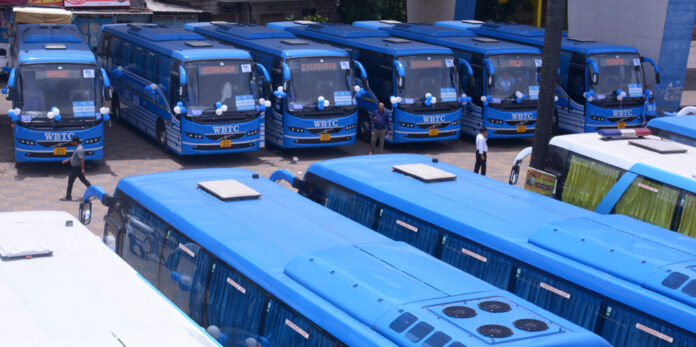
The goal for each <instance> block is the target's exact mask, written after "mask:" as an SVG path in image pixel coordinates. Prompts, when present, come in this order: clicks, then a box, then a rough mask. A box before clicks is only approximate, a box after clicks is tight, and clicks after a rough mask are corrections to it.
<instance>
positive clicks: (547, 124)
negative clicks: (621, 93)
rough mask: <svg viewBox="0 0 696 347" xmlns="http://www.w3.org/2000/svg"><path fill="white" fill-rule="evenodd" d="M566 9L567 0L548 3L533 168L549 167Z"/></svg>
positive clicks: (554, 0) (553, 0)
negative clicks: (547, 158)
mask: <svg viewBox="0 0 696 347" xmlns="http://www.w3.org/2000/svg"><path fill="white" fill-rule="evenodd" d="M565 6H566V0H548V1H546V25H545V26H546V35H545V36H544V52H543V56H542V59H543V64H542V66H541V81H540V85H541V86H540V90H539V104H538V106H537V107H538V108H537V121H536V131H535V132H534V142H533V143H532V159H531V162H530V164H529V165H530V166H531V167H533V168H536V169H542V170H543V169H544V167H545V166H546V157H547V150H548V147H549V140H551V131H552V129H553V121H554V120H553V117H554V111H555V107H554V95H555V94H556V93H555V91H556V81H557V79H558V73H557V71H558V60H559V58H560V54H561V35H562V32H563V18H564V16H565Z"/></svg>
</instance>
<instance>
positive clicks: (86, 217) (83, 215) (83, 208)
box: [80, 201, 92, 225]
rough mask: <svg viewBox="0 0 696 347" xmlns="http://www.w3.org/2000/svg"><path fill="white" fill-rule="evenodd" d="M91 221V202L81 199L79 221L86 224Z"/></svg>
mask: <svg viewBox="0 0 696 347" xmlns="http://www.w3.org/2000/svg"><path fill="white" fill-rule="evenodd" d="M91 221H92V202H91V201H83V202H81V203H80V223H82V224H84V225H87V224H89V222H91Z"/></svg>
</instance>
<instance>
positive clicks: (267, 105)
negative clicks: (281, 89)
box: [263, 100, 271, 107]
mask: <svg viewBox="0 0 696 347" xmlns="http://www.w3.org/2000/svg"><path fill="white" fill-rule="evenodd" d="M263 105H264V106H266V107H271V102H270V101H268V100H266V101H265V102H264V103H263Z"/></svg>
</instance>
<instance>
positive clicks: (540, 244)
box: [307, 154, 696, 327]
mask: <svg viewBox="0 0 696 347" xmlns="http://www.w3.org/2000/svg"><path fill="white" fill-rule="evenodd" d="M414 163H423V164H428V165H434V166H436V167H437V168H439V169H442V170H445V171H447V172H450V173H453V174H456V175H457V178H456V180H454V181H447V182H438V183H425V182H422V181H419V180H417V179H414V178H411V177H408V176H404V175H402V174H400V173H398V172H395V171H393V170H392V167H393V166H394V165H401V164H414ZM307 172H308V173H312V174H315V175H317V176H319V177H323V178H325V179H328V180H329V181H332V182H335V183H337V184H339V185H341V186H343V187H346V188H348V189H351V190H353V191H356V192H357V193H359V194H362V195H364V196H369V197H373V196H380V201H381V202H382V203H384V204H386V205H387V206H393V207H395V208H396V209H398V210H400V211H403V212H405V213H408V214H411V215H413V216H415V217H417V218H420V219H421V220H424V221H438V222H437V223H438V226H440V227H442V228H444V229H446V230H451V231H456V233H457V234H459V235H461V236H463V237H466V238H468V239H470V240H473V241H474V242H477V243H480V244H483V245H494V248H495V249H496V250H497V251H498V252H501V253H503V254H509V255H511V256H512V257H514V258H516V259H522V260H523V261H526V262H528V263H529V264H531V265H533V266H536V267H538V268H541V269H543V270H545V271H548V272H550V273H556V274H564V276H565V277H566V278H568V279H569V280H570V281H572V282H575V283H578V284H580V285H583V286H585V287H587V288H590V289H591V290H595V291H597V292H602V293H604V294H605V295H607V296H609V297H611V298H613V299H615V300H621V301H623V302H627V303H629V304H630V305H632V306H634V307H645V305H648V304H649V302H652V301H655V300H659V301H661V303H662V304H664V309H663V310H661V311H660V312H656V313H655V315H656V316H658V317H661V318H662V319H664V320H666V321H670V322H673V324H675V325H678V326H682V327H684V324H685V323H684V322H685V321H684V319H687V320H688V319H689V318H688V317H689V316H688V315H687V314H686V313H687V311H689V310H691V311H693V308H694V307H696V298H694V297H689V296H688V295H685V294H684V293H681V292H679V293H672V294H675V295H673V296H672V297H673V298H674V297H675V296H676V297H678V299H677V300H678V302H677V301H669V300H666V298H664V297H661V296H660V295H656V293H654V292H652V291H647V290H646V289H642V288H641V286H644V285H646V284H645V283H646V281H648V278H649V276H650V274H651V273H654V272H657V271H660V269H663V268H666V267H670V266H673V265H674V264H679V263H684V262H690V263H691V264H693V265H694V266H696V240H694V239H691V238H689V237H686V236H684V235H680V234H677V233H674V232H672V231H668V230H665V229H662V228H659V227H656V226H654V225H651V224H647V223H643V222H640V221H635V220H632V219H630V218H628V217H625V216H621V215H599V214H596V213H594V212H591V211H587V210H584V209H582V208H579V207H576V206H573V205H570V204H566V203H564V202H561V201H557V200H554V199H551V198H547V197H544V196H541V195H539V194H537V193H533V192H529V191H526V190H524V189H520V188H518V187H514V186H510V185H508V184H505V183H503V182H498V181H496V180H493V179H490V178H487V177H484V176H481V175H476V174H474V173H473V172H470V171H467V170H464V169H461V168H458V167H456V166H452V165H449V164H446V163H442V162H440V163H437V164H434V163H432V161H431V158H429V157H426V156H420V155H405V154H404V155H380V156H361V157H352V158H342V159H333V160H327V161H323V162H318V163H314V164H312V165H310V167H309V169H308V170H307ZM549 228H551V229H558V230H561V229H563V233H564V234H566V235H573V236H572V237H575V236H577V235H583V236H584V237H585V238H586V239H591V240H592V242H588V244H590V245H591V246H592V247H590V248H592V250H591V251H587V253H586V254H575V255H573V256H571V254H565V253H569V252H576V251H577V250H575V249H573V248H572V247H571V246H570V245H567V244H564V243H563V242H566V241H565V240H564V241H554V240H546V238H547V237H548V235H547V234H549V233H551V232H550V231H549V230H548V229H549ZM570 237H571V236H567V238H570ZM558 238H559V239H560V237H558ZM600 246H601V247H600ZM607 247H609V248H610V249H614V250H615V252H611V253H610V255H608V256H607V257H608V258H609V259H611V260H609V259H604V258H601V257H600V256H599V255H597V258H598V259H600V258H601V259H602V260H603V261H598V260H597V259H592V256H593V254H599V253H601V252H603V251H604V250H605V249H604V248H607ZM604 256H605V255H602V257H604ZM641 261H645V263H641ZM619 263H621V264H627V263H633V264H639V265H636V266H621V265H618V264H619ZM612 264H615V265H616V267H612ZM609 269H611V271H609ZM609 272H612V273H613V276H607V274H608V273H609ZM695 278H696V276H695ZM663 279H664V278H663ZM629 289H630V290H629ZM653 290H654V289H653ZM657 292H659V293H660V294H664V292H661V291H657ZM646 297H648V298H650V300H645V298H646ZM689 306H690V308H687V307H689ZM667 308H670V309H667ZM685 310H686V311H685ZM668 312H670V313H668ZM677 316H680V317H679V318H677Z"/></svg>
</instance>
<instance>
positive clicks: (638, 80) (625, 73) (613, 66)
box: [590, 53, 643, 100]
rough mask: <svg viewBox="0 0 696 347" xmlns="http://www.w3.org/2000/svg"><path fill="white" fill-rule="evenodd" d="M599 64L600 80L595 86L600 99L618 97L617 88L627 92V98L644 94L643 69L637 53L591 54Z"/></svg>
mask: <svg viewBox="0 0 696 347" xmlns="http://www.w3.org/2000/svg"><path fill="white" fill-rule="evenodd" d="M590 58H592V59H594V60H595V61H596V62H597V65H599V71H596V72H598V73H599V80H598V81H597V84H596V85H595V86H594V91H595V94H596V95H597V98H596V99H598V100H602V99H604V98H606V97H608V96H613V97H616V93H615V92H616V90H618V89H621V90H622V91H625V92H626V97H627V98H639V97H642V96H643V70H642V66H641V62H640V57H639V56H638V54H635V53H611V54H595V55H592V56H590Z"/></svg>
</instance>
